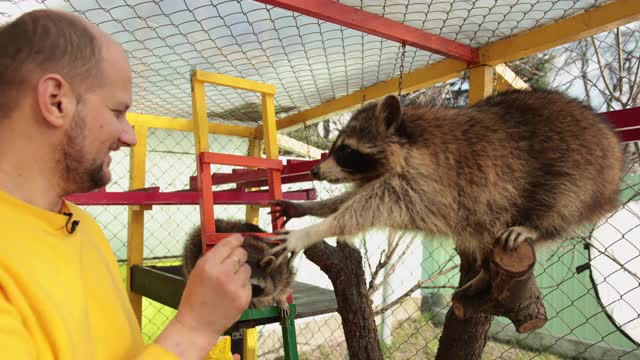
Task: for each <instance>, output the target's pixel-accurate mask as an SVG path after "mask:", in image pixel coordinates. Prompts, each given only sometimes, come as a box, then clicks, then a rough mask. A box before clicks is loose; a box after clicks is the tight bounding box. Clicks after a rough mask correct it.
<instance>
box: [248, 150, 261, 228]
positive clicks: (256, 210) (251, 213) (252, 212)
mask: <svg viewBox="0 0 640 360" xmlns="http://www.w3.org/2000/svg"><path fill="white" fill-rule="evenodd" d="M260 143H261V141H260V139H256V138H249V151H248V155H249V156H253V157H260ZM247 190H248V191H251V190H253V189H247ZM245 219H246V221H247V222H249V223H252V224H255V225H258V223H259V222H260V207H258V206H255V205H247V210H246V215H245Z"/></svg>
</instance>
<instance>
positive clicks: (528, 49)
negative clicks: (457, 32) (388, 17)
mask: <svg viewBox="0 0 640 360" xmlns="http://www.w3.org/2000/svg"><path fill="white" fill-rule="evenodd" d="M636 20H640V1H638V0H617V1H614V2H612V3H610V4H606V5H602V6H600V7H597V8H594V9H592V10H588V11H586V12H583V13H581V14H578V15H576V16H573V17H570V18H567V19H564V20H560V21H557V22H554V23H552V24H550V25H545V26H542V27H539V28H536V29H533V30H530V31H527V32H525V33H522V34H518V35H516V36H513V37H511V38H508V39H504V40H500V41H497V42H495V43H492V44H489V45H486V46H484V47H483V48H481V49H479V51H480V63H482V64H485V65H492V66H495V65H498V64H501V63H505V62H508V61H511V60H516V59H520V58H522V57H525V56H528V55H531V54H535V53H538V52H542V51H544V50H548V49H551V48H553V47H556V46H559V45H562V44H565V43H569V42H572V41H575V40H579V39H582V38H585V37H587V36H590V35H594V34H597V33H599V32H603V31H607V30H610V29H613V28H616V27H618V26H622V25H624V24H628V23H631V22H633V21H636ZM465 67H466V65H465V64H463V63H461V62H458V61H455V60H451V59H446V60H442V61H440V62H438V63H435V64H431V65H427V66H425V67H423V68H421V69H418V70H415V71H412V72H410V73H407V74H405V78H404V80H403V83H404V84H405V86H404V91H405V92H409V91H413V90H417V89H421V88H425V87H427V86H431V85H433V84H437V83H441V82H444V81H446V80H450V79H453V78H456V77H458V76H459V73H460V72H461V71H463V70H464V69H465ZM397 84H398V78H397V77H395V78H392V79H389V80H387V81H384V82H381V83H378V84H375V85H372V86H369V87H367V88H365V89H363V90H360V91H356V92H354V93H352V94H349V95H346V96H343V97H341V98H338V99H335V100H331V101H328V102H325V103H323V104H320V105H318V106H315V107H313V108H310V109H307V110H304V111H301V112H299V113H297V114H293V115H290V116H287V117H285V118H282V119H280V120H278V122H277V127H278V129H279V130H280V129H284V128H288V127H292V126H296V125H299V124H301V123H303V122H305V121H307V123H308V124H312V123H314V122H317V121H321V120H323V119H326V118H328V117H330V116H332V115H334V114H337V113H341V112H345V111H348V110H350V109H352V108H355V107H357V106H358V105H360V103H361V102H362V99H363V96H364V98H365V100H367V101H369V100H375V99H378V98H381V97H383V96H385V95H388V94H392V93H395V92H396V91H397V90H398V89H397ZM257 132H258V133H257V135H258V136H260V134H261V130H260V129H259V128H258V129H257Z"/></svg>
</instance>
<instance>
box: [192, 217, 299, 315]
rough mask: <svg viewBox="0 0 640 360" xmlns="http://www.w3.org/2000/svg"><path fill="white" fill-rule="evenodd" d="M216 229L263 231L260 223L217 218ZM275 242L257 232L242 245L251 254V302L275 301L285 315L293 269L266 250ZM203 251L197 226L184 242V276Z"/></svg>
mask: <svg viewBox="0 0 640 360" xmlns="http://www.w3.org/2000/svg"><path fill="white" fill-rule="evenodd" d="M215 224H216V231H217V232H220V233H247V232H252V233H264V232H265V231H264V230H262V229H261V228H260V227H259V226H256V225H254V224H251V223H244V222H237V221H230V220H223V219H216V220H215ZM273 246H274V245H272V244H269V243H268V242H267V241H265V240H264V239H262V238H259V237H257V236H251V235H245V237H244V243H243V245H242V247H243V248H244V249H245V251H246V252H247V254H248V257H247V264H249V266H250V267H251V306H252V307H254V308H263V307H268V306H271V305H273V304H274V303H275V304H276V305H277V306H278V307H279V308H280V312H281V314H282V316H283V318H285V319H286V318H287V316H288V315H289V304H288V303H287V296H289V294H290V293H291V286H292V283H293V278H294V271H293V270H292V268H291V267H290V266H289V264H278V265H276V264H275V260H276V258H275V257H274V256H266V255H265V253H266V251H268V250H269V249H270V248H271V247H273ZM201 255H202V235H201V229H200V227H199V226H198V227H197V228H195V229H194V230H193V231H192V232H191V234H190V236H189V239H188V240H187V241H186V242H185V244H184V250H183V254H182V269H183V273H184V278H185V279H187V278H188V277H189V274H190V273H191V271H192V270H193V268H194V267H195V265H196V262H197V261H198V259H199V258H200V257H201Z"/></svg>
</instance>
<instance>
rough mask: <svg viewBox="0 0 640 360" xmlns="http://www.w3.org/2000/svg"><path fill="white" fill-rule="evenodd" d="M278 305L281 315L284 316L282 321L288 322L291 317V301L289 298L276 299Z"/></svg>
mask: <svg viewBox="0 0 640 360" xmlns="http://www.w3.org/2000/svg"><path fill="white" fill-rule="evenodd" d="M276 305H278V308H280V317H281V318H282V321H285V322H286V321H287V320H288V319H289V313H290V312H291V309H290V308H289V303H288V302H287V300H282V299H278V300H276Z"/></svg>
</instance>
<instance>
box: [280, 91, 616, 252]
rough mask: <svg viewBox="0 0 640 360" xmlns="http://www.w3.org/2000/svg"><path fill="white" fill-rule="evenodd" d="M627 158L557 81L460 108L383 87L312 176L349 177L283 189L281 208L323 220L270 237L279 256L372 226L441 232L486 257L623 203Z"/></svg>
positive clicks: (557, 234)
mask: <svg viewBox="0 0 640 360" xmlns="http://www.w3.org/2000/svg"><path fill="white" fill-rule="evenodd" d="M623 165H624V158H623V153H622V144H621V143H620V140H619V138H618V137H617V135H616V133H615V132H614V131H613V129H612V128H611V126H610V125H609V124H608V122H606V121H605V120H604V119H602V118H600V116H599V115H598V114H596V113H594V112H593V110H592V109H591V108H590V107H588V106H586V105H584V104H582V103H580V102H578V101H576V100H574V99H571V98H569V97H567V96H565V95H563V94H561V93H559V92H555V91H550V90H527V91H521V90H513V91H508V92H503V93H499V94H496V95H494V96H490V97H488V98H485V99H484V100H482V101H479V102H477V103H476V104H474V105H471V106H468V107H464V108H446V107H428V106H419V105H412V106H406V107H402V106H401V105H400V102H399V100H398V98H397V97H395V96H387V97H385V98H384V99H383V100H382V101H381V102H379V103H369V104H367V105H365V106H363V107H362V108H361V109H360V110H358V111H357V112H355V113H354V114H353V116H352V117H351V119H350V120H349V122H348V123H347V124H346V125H345V127H344V128H343V129H342V131H341V132H340V134H339V135H338V137H337V138H336V140H335V142H334V143H333V145H332V147H331V149H330V151H329V154H328V157H327V158H326V159H324V160H323V161H322V162H320V163H319V164H317V165H316V166H315V167H314V168H313V169H312V170H311V171H310V174H311V176H312V177H313V178H314V179H316V180H324V181H327V182H329V183H351V184H352V187H351V190H349V191H347V192H344V193H342V194H340V195H339V196H337V197H335V198H331V199H328V200H322V201H310V202H290V201H277V202H274V203H273V205H275V210H274V213H275V214H276V215H277V216H278V217H286V218H287V221H288V220H289V219H290V218H293V217H301V216H306V215H312V216H317V217H323V218H324V219H323V220H322V221H320V222H319V223H317V224H314V225H311V226H309V227H306V228H303V229H299V230H292V231H287V232H284V233H283V234H280V235H278V236H277V237H274V239H282V240H285V242H284V243H283V244H281V245H279V246H278V247H275V248H274V249H272V250H270V251H269V254H278V253H280V255H278V260H277V262H280V261H282V260H283V259H284V258H285V257H286V256H287V255H288V254H289V253H292V254H293V255H292V257H293V256H295V255H296V254H298V253H299V252H300V251H302V250H304V249H305V248H307V247H309V246H311V245H313V244H315V243H317V242H319V241H321V240H322V239H323V238H327V237H333V236H337V237H340V238H342V237H345V236H351V235H356V234H358V233H361V232H364V231H365V230H369V229H371V228H375V227H381V228H393V229H398V230H414V231H422V232H425V233H430V234H433V235H444V236H447V237H450V238H452V239H453V241H454V242H455V246H456V248H457V250H458V251H461V252H464V253H467V254H470V255H471V256H473V257H474V258H475V259H476V260H478V263H479V264H481V263H482V260H483V259H486V258H487V256H488V254H489V251H490V250H491V248H492V247H493V246H494V244H495V242H496V241H497V242H499V244H500V245H501V246H503V247H504V248H505V249H515V248H517V247H518V246H519V244H521V243H522V242H523V241H525V240H531V241H532V242H533V243H534V245H536V246H537V245H538V244H542V243H548V242H551V241H553V240H557V239H561V238H563V236H565V235H567V234H568V233H569V232H570V231H572V230H575V229H577V228H578V227H579V226H581V225H588V224H591V223H595V222H596V221H597V220H599V219H600V218H602V217H603V216H605V215H606V214H608V213H610V212H612V211H613V210H614V209H616V207H617V206H618V205H619V204H618V192H619V184H620V181H621V177H622V172H623Z"/></svg>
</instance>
